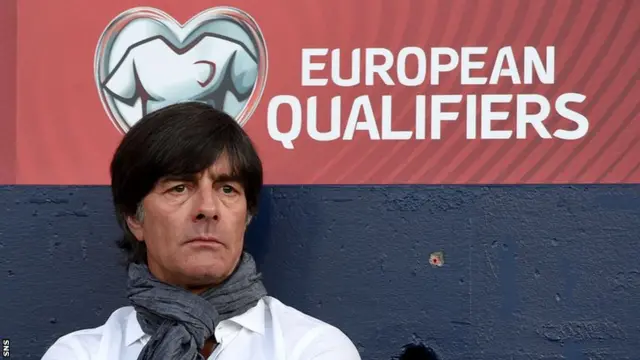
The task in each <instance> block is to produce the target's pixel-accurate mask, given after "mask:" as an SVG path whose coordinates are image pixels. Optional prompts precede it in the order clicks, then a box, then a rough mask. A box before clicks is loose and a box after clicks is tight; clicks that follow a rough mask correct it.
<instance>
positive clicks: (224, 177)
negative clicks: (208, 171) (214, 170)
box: [215, 174, 242, 183]
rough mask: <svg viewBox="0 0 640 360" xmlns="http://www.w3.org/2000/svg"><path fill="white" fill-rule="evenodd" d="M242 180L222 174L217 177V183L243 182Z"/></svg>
mask: <svg viewBox="0 0 640 360" xmlns="http://www.w3.org/2000/svg"><path fill="white" fill-rule="evenodd" d="M241 180H242V178H241V177H240V176H239V175H234V174H220V175H217V176H215V182H217V183H221V182H241Z"/></svg>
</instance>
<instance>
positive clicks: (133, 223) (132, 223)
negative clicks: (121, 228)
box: [126, 215, 144, 241]
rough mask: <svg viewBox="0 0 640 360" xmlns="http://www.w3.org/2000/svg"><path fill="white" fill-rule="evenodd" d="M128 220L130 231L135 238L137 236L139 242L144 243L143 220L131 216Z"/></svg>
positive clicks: (128, 216)
mask: <svg viewBox="0 0 640 360" xmlns="http://www.w3.org/2000/svg"><path fill="white" fill-rule="evenodd" d="M126 219H127V226H128V227H129V231H131V233H132V234H133V236H135V237H136V239H137V240H138V241H143V240H144V236H143V234H144V232H143V229H142V221H140V220H141V219H138V217H137V216H130V215H127V217H126Z"/></svg>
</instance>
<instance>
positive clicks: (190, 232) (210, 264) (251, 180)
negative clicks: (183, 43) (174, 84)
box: [43, 102, 360, 360]
mask: <svg viewBox="0 0 640 360" xmlns="http://www.w3.org/2000/svg"><path fill="white" fill-rule="evenodd" d="M262 176H263V175H262V163H261V161H260V159H259V157H258V155H257V154H256V151H255V149H254V147H253V145H252V143H251V141H250V139H249V138H248V137H247V135H246V134H245V132H244V131H243V130H242V128H241V127H240V126H239V125H238V124H237V123H236V122H235V121H234V120H233V119H232V118H231V117H230V116H229V115H227V114H225V113H222V112H220V111H218V110H216V109H214V108H212V107H210V106H208V105H205V104H201V103H198V102H186V103H179V104H176V105H170V106H167V107H165V108H163V109H160V110H157V111H155V112H152V113H150V114H148V115H146V116H144V117H143V118H142V119H141V120H140V121H139V122H138V123H136V125H135V126H133V127H132V128H131V130H130V131H129V132H128V133H127V134H126V135H125V136H124V138H123V140H122V142H121V144H120V145H119V147H118V149H117V150H116V152H115V155H114V157H113V160H112V163H111V178H112V182H111V187H112V195H113V202H114V205H115V208H116V215H117V219H118V222H119V224H120V226H121V227H122V229H123V231H124V237H123V239H122V240H121V241H120V242H119V246H120V247H121V248H122V249H124V250H125V251H126V253H127V255H128V261H129V265H128V290H127V292H128V294H127V296H128V299H129V301H130V303H131V306H126V307H123V308H120V309H117V310H115V311H114V312H113V313H112V314H111V316H110V317H109V319H108V320H107V321H106V323H105V324H103V325H102V326H100V327H97V328H93V329H85V330H80V331H75V332H73V333H70V334H68V335H65V336H63V337H61V338H60V339H58V340H57V341H56V342H55V343H54V344H53V345H52V346H51V347H50V348H49V349H48V351H47V353H46V354H45V355H44V357H43V360H89V359H91V360H150V359H166V360H174V359H175V360H177V359H180V360H186V359H189V360H191V359H217V360H285V359H286V360H360V356H359V355H358V352H357V350H356V348H355V346H354V345H353V343H352V342H351V341H350V340H349V338H348V337H347V336H346V335H345V334H343V333H342V332H341V331H340V330H339V329H337V328H335V327H333V326H331V325H329V324H326V323H324V322H322V321H320V320H317V319H314V318H312V317H310V316H308V315H306V314H303V313H301V312H300V311H297V310H296V309H293V308H291V307H288V306H286V305H284V304H282V303H281V302H280V301H278V300H277V299H275V298H273V297H271V296H268V295H267V291H266V289H265V288H264V286H263V285H262V282H261V280H260V275H259V274H258V273H257V270H256V266H255V263H254V261H253V259H252V257H251V255H249V254H248V253H246V252H244V250H243V247H244V246H243V243H244V233H245V229H246V226H247V225H248V224H249V221H250V220H251V216H253V215H255V214H256V212H257V209H258V198H259V194H260V189H261V187H262Z"/></svg>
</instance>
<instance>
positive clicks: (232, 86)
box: [94, 7, 267, 133]
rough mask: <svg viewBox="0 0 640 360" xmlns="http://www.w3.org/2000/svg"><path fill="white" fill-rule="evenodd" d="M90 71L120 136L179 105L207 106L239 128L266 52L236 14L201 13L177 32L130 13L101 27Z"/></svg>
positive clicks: (152, 14) (252, 101) (259, 87)
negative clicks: (149, 116)
mask: <svg viewBox="0 0 640 360" xmlns="http://www.w3.org/2000/svg"><path fill="white" fill-rule="evenodd" d="M94 71H95V81H96V86H97V87H98V92H99V94H100V99H101V100H102V104H103V105H104V108H105V110H106V112H107V114H108V115H109V117H110V118H111V120H112V121H113V123H114V124H115V125H116V127H117V128H118V129H119V130H120V131H121V132H123V133H124V132H127V131H128V130H129V129H130V128H131V127H132V126H133V125H134V124H135V123H136V122H137V121H138V120H140V118H141V117H142V116H144V115H145V114H147V113H149V112H151V111H154V110H157V109H160V108H163V107H165V106H168V105H171V104H175V103H178V102H183V101H201V102H205V103H208V104H210V105H212V106H214V107H215V108H217V109H219V110H222V111H224V112H226V113H228V114H229V115H231V116H232V117H234V118H235V119H236V121H237V122H238V123H239V124H240V125H241V126H244V124H246V122H247V121H248V120H249V118H250V117H251V115H252V114H253V112H254V111H255V109H256V107H257V106H258V102H259V101H260V98H261V97H262V93H263V91H264V88H265V85H266V79H267V47H266V44H265V41H264V38H263V36H262V32H261V31H260V28H259V27H258V25H257V24H256V22H255V21H254V20H253V18H251V16H249V15H248V14H247V13H245V12H243V11H242V10H239V9H236V8H232V7H216V8H211V9H207V10H205V11H203V12H201V13H199V14H197V15H196V16H194V17H193V18H191V19H190V20H189V21H187V22H186V23H185V24H184V25H182V24H180V23H178V22H177V21H176V20H175V19H173V17H171V16H170V15H168V14H167V13H165V12H163V11H160V10H158V9H154V8H149V7H137V8H133V9H130V10H127V11H125V12H123V13H121V14H120V15H118V16H117V17H115V18H114V19H113V20H112V21H111V22H110V23H109V25H108V26H107V27H106V29H105V30H104V32H103V33H102V35H101V36H100V40H99V42H98V47H97V49H96V54H95V59H94Z"/></svg>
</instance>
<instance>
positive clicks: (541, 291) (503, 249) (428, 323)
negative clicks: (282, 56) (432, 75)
mask: <svg viewBox="0 0 640 360" xmlns="http://www.w3.org/2000/svg"><path fill="white" fill-rule="evenodd" d="M109 196H110V194H109V190H108V188H106V187H2V188H0V254H1V255H2V256H1V258H0V286H1V288H0V289H1V290H0V299H1V300H0V305H1V306H2V309H1V314H0V338H3V337H10V339H11V341H12V343H11V346H12V350H13V358H14V359H29V358H30V359H39V357H40V356H41V355H42V353H43V352H44V350H45V348H46V347H47V346H48V345H49V344H51V342H53V341H54V340H55V339H56V338H57V337H59V336H61V335H63V334H65V333H67V332H70V331H73V330H76V329H80V328H85V327H94V326H98V325H100V324H102V323H103V322H104V321H105V320H106V318H107V317H108V315H109V313H110V312H111V311H113V310H114V309H115V308H116V307H118V306H121V305H125V304H126V303H125V299H124V296H123V294H124V270H123V268H120V267H119V266H118V265H117V259H118V252H117V251H116V249H115V248H114V246H113V241H114V239H115V238H116V237H117V235H118V229H117V227H116V225H115V222H114V217H113V215H112V207H111V203H110V197H109ZM639 229H640V185H639V186H589V187H582V186H573V187H560V186H554V187H550V186H540V187H522V186H518V187H275V188H267V189H266V191H265V195H264V197H263V208H262V213H261V214H260V216H259V217H258V218H257V219H256V220H255V222H254V223H253V224H252V226H251V229H250V234H249V239H248V242H249V248H250V250H251V251H252V252H253V253H254V255H255V256H256V259H257V261H258V264H259V266H260V269H261V270H262V271H263V273H264V274H265V277H266V279H265V282H266V284H267V286H268V288H269V289H270V291H271V293H272V294H273V295H275V296H277V297H279V298H280V299H281V300H283V301H284V302H286V303H288V304H289V305H293V306H295V307H297V308H299V309H301V310H303V311H305V312H307V313H309V314H311V315H314V316H317V317H319V318H321V319H323V320H325V321H328V322H330V323H333V324H335V325H337V326H339V327H340V328H342V329H343V330H344V331H345V332H346V333H347V334H348V335H349V336H350V337H351V338H352V339H353V341H354V342H355V343H356V344H357V346H358V347H359V349H360V351H361V354H362V357H363V359H366V360H369V359H372V360H378V359H380V360H387V359H392V358H393V357H394V356H397V355H399V354H400V352H401V349H402V347H403V346H404V345H406V344H408V343H412V342H423V343H425V344H427V345H428V346H431V347H433V349H434V350H435V351H436V352H437V353H438V354H439V355H440V357H441V358H442V359H451V360H453V359H456V360H458V359H470V360H471V359H473V360H484V359H486V360H494V359H516V360H519V359H594V360H595V359H603V360H604V359H607V360H610V359H611V360H613V359H639V358H640V351H639V350H640V246H639V245H640V241H639V239H640V230H639ZM436 251H442V252H443V253H444V266H442V267H433V266H431V265H430V264H429V262H428V259H429V255H430V254H431V253H432V252H436Z"/></svg>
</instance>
